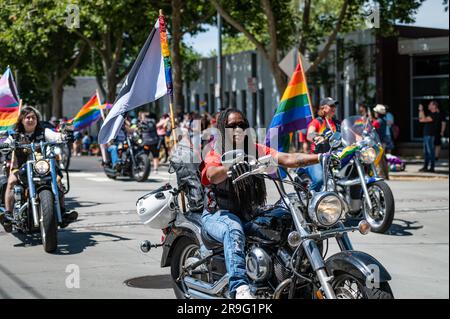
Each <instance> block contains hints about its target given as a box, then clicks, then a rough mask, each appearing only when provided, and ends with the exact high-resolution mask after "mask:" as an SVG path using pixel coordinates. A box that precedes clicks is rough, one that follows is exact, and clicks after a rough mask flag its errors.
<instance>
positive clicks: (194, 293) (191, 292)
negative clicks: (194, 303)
mask: <svg viewBox="0 0 450 319" xmlns="http://www.w3.org/2000/svg"><path fill="white" fill-rule="evenodd" d="M188 295H189V296H190V297H191V298H193V299H223V298H219V297H216V296H211V295H208V294H205V293H203V292H200V291H197V290H194V289H188Z"/></svg>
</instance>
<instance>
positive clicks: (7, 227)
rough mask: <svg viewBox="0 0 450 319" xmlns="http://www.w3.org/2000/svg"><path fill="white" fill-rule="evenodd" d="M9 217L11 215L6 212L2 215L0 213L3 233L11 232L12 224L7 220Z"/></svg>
mask: <svg viewBox="0 0 450 319" xmlns="http://www.w3.org/2000/svg"><path fill="white" fill-rule="evenodd" d="M10 216H11V213H10V212H8V211H6V212H4V213H0V224H2V226H3V228H4V229H5V232H7V233H10V232H12V223H11V221H10V220H9V219H10Z"/></svg>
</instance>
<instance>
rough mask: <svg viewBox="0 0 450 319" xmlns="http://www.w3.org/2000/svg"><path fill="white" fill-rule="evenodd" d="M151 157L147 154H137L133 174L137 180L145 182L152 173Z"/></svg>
mask: <svg viewBox="0 0 450 319" xmlns="http://www.w3.org/2000/svg"><path fill="white" fill-rule="evenodd" d="M150 169H151V166H150V159H149V158H148V156H147V155H145V154H139V155H138V156H136V165H133V168H132V176H133V178H134V179H135V180H136V182H139V183H142V182H145V181H146V180H147V178H148V175H150Z"/></svg>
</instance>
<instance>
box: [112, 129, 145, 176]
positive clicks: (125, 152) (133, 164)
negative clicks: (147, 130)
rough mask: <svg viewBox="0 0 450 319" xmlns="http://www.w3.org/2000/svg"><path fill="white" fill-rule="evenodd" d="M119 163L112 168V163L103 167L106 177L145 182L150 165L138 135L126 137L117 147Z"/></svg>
mask: <svg viewBox="0 0 450 319" xmlns="http://www.w3.org/2000/svg"><path fill="white" fill-rule="evenodd" d="M118 154H119V159H120V162H119V163H118V164H117V165H116V166H115V167H113V166H112V163H106V164H105V165H104V171H105V174H106V176H108V177H109V178H111V179H116V178H117V177H119V176H128V177H130V178H131V179H134V180H135V181H137V182H145V181H146V180H147V178H148V176H149V175H150V169H151V163H150V160H149V157H148V155H147V153H146V150H145V149H144V146H143V145H142V139H141V138H140V137H139V135H135V134H133V135H132V136H129V135H127V138H126V140H125V141H124V142H123V143H121V144H120V145H119V147H118Z"/></svg>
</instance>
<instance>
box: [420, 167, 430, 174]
mask: <svg viewBox="0 0 450 319" xmlns="http://www.w3.org/2000/svg"><path fill="white" fill-rule="evenodd" d="M419 172H421V173H425V172H428V168H426V167H422V168H421V169H419Z"/></svg>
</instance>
